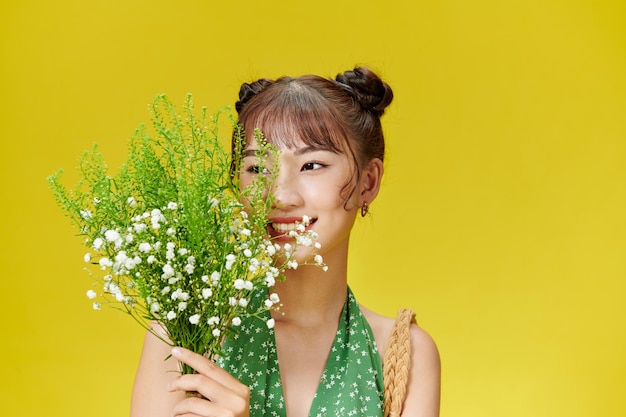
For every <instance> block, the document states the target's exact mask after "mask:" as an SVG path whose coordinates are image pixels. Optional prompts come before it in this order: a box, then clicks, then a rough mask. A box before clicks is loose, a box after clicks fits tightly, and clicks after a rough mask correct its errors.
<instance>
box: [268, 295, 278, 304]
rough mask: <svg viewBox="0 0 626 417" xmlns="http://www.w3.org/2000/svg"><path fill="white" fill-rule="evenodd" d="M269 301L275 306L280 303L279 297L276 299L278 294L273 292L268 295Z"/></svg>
mask: <svg viewBox="0 0 626 417" xmlns="http://www.w3.org/2000/svg"><path fill="white" fill-rule="evenodd" d="M270 300H271V301H272V302H273V303H274V304H276V303H279V302H280V297H278V294H276V293H275V292H273V293H271V294H270Z"/></svg>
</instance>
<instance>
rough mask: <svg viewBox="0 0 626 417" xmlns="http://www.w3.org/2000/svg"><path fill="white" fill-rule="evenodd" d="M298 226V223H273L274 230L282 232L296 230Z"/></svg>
mask: <svg viewBox="0 0 626 417" xmlns="http://www.w3.org/2000/svg"><path fill="white" fill-rule="evenodd" d="M297 226H298V225H297V224H296V223H272V227H273V228H274V230H276V231H277V232H280V233H287V232H291V231H292V230H296V227H297Z"/></svg>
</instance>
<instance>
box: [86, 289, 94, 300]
mask: <svg viewBox="0 0 626 417" xmlns="http://www.w3.org/2000/svg"><path fill="white" fill-rule="evenodd" d="M87 298H89V299H90V300H93V299H94V298H96V292H95V291H94V290H89V291H87Z"/></svg>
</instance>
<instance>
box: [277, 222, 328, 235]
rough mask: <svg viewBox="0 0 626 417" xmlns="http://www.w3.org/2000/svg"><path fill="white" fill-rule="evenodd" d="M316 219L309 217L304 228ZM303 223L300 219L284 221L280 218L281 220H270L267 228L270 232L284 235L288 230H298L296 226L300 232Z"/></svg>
mask: <svg viewBox="0 0 626 417" xmlns="http://www.w3.org/2000/svg"><path fill="white" fill-rule="evenodd" d="M316 220H317V219H310V220H309V222H308V225H306V226H305V227H306V228H309V227H310V226H311V225H313V223H315V221H316ZM303 225H304V223H303V222H302V220H301V219H298V220H291V219H290V221H285V220H281V221H278V220H277V221H270V222H269V223H268V229H269V231H270V234H272V235H274V236H277V235H286V234H288V233H290V232H298V228H300V232H302V226H303Z"/></svg>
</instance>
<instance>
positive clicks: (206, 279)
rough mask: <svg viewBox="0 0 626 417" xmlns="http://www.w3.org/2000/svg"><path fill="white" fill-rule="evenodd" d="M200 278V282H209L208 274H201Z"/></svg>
mask: <svg viewBox="0 0 626 417" xmlns="http://www.w3.org/2000/svg"><path fill="white" fill-rule="evenodd" d="M200 279H201V280H202V282H209V276H208V275H202V276H201V277H200Z"/></svg>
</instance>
